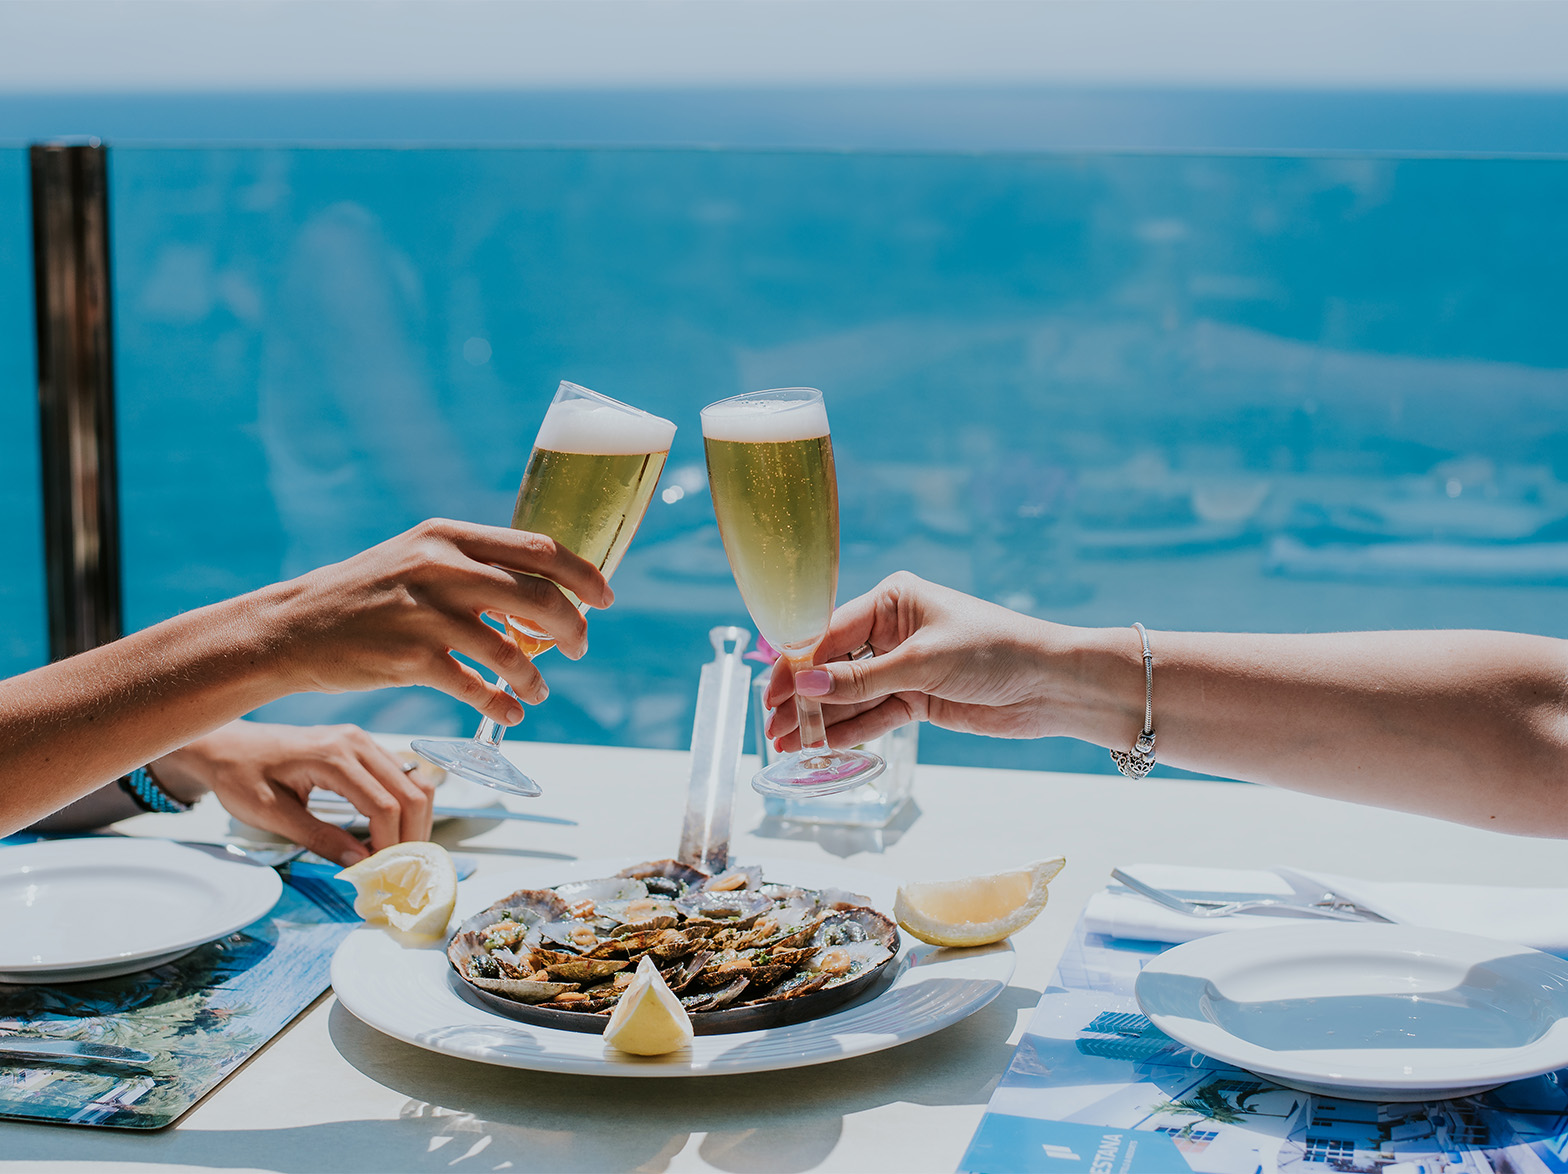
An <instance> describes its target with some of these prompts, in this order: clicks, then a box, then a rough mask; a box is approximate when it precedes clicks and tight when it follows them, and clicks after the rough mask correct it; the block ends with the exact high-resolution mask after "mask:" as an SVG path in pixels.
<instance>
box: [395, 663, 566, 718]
mask: <svg viewBox="0 0 1568 1174" xmlns="http://www.w3.org/2000/svg"><path fill="white" fill-rule="evenodd" d="M534 671H535V672H536V673H537V672H538V670H537V669H535V670H534ZM419 683H420V684H422V685H429V686H430V687H431V688H432V689H439V690H441V692H443V693H445V694H447V695H449V696H451V697H455V698H457V700H459V701H461V702H462V703H463V704H464V705H466V706H468V707H469V708H470V709H477V710H478V711H479V712H480V713H482V714H484V715H485V716H486V717H487V718H489V719H490V720H491V721H493V722H499V723H500V724H501V725H503V726H515V725H516V724H517V723H518V722H520V721H522V720H523V706H522V703H521V702H520V701H518V700H517V698H515V697H513V696H512V695H511V694H509V693H508V692H507V691H506V690H505V689H501V688H498V687H497V686H495V685H492V684H491V683H490V682H489V681H487V680H485V679H484V678H483V677H481V676H480V675H479V674H478V673H476V672H474V670H473V669H471V668H469V667H468V666H467V665H466V664H463V663H461V662H459V661H458V660H456V659H454V658H453V657H450V656H448V655H447V654H446V653H444V652H443V653H437V654H436V655H435V656H433V657H432V658H431V661H430V669H429V670H428V672H427V673H426V674H425V675H424V678H423V679H422V680H421V681H420V682H419ZM514 688H515V686H514Z"/></svg>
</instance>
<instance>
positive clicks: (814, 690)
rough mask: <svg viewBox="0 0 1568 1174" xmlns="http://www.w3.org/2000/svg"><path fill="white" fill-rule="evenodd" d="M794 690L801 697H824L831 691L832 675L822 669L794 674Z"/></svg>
mask: <svg viewBox="0 0 1568 1174" xmlns="http://www.w3.org/2000/svg"><path fill="white" fill-rule="evenodd" d="M795 692H797V693H799V694H800V695H801V696H802V697H825V696H827V695H828V694H829V693H831V692H833V676H832V674H831V673H828V672H827V671H825V670H823V669H807V670H806V671H805V672H803V673H796V674H795Z"/></svg>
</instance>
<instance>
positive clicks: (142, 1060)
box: [0, 1035, 153, 1068]
mask: <svg viewBox="0 0 1568 1174" xmlns="http://www.w3.org/2000/svg"><path fill="white" fill-rule="evenodd" d="M11 1057H15V1058H16V1059H19V1060H55V1061H61V1060H65V1061H73V1060H74V1061H97V1062H100V1063H110V1064H125V1065H129V1066H130V1067H132V1068H148V1067H151V1066H152V1061H153V1056H152V1053H151V1052H143V1051H139V1050H138V1049H136V1048H119V1047H115V1046H113V1045H112V1044H88V1043H82V1042H81V1041H80V1040H74V1039H59V1038H57V1037H54V1036H49V1037H42V1036H25V1035H0V1058H11Z"/></svg>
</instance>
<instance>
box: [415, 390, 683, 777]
mask: <svg viewBox="0 0 1568 1174" xmlns="http://www.w3.org/2000/svg"><path fill="white" fill-rule="evenodd" d="M674 439H675V425H674V424H672V423H670V422H669V421H668V420H665V419H663V418H661V417H659V416H654V415H651V414H649V413H648V412H644V411H642V410H641V409H639V408H634V407H632V406H630V405H629V404H623V403H621V402H620V401H618V400H613V399H611V398H610V397H609V396H607V395H600V394H599V393H598V392H596V391H589V390H588V388H586V387H579V386H578V385H577V384H575V383H566V382H563V383H562V384H561V385H560V387H559V388H557V389H556V393H555V398H554V399H553V400H551V401H550V408H549V410H548V411H547V412H545V416H544V422H543V423H541V424H540V425H539V435H538V436H536V437H535V438H534V448H533V452H532V453H531V454H530V455H529V457H528V468H527V469H526V470H525V471H524V473H523V483H522V485H521V486H520V487H519V488H518V490H517V505H516V507H515V508H514V509H513V510H512V528H513V529H514V530H529V531H532V532H533V533H535V534H545V535H548V536H549V537H551V538H553V539H555V540H556V541H557V542H559V543H560V544H561V545H562V546H564V547H566V548H567V549H568V550H570V551H572V552H573V553H574V554H576V555H578V556H580V557H582V558H584V559H587V560H588V561H589V562H591V563H593V565H594V566H596V567H598V568H599V571H600V573H601V574H603V575H604V577H605V578H606V579H608V578H609V577H610V576H611V575H612V574H614V573H615V568H616V567H617V566H618V565H620V561H621V556H622V555H624V554H625V553H626V548H627V547H628V546H629V545H630V544H631V540H632V535H634V534H635V533H637V527H638V525H639V524H640V523H641V522H642V518H643V515H644V514H645V513H647V512H648V503H649V502H651V501H652V500H653V492H654V490H655V489H657V488H658V484H659V474H660V473H661V472H663V470H664V462H665V459H666V458H667V457H668V456H669V455H670V442H671V441H673V440H674ZM561 590H562V591H566V589H565V588H564V587H563V588H562V589H561ZM566 596H567V598H568V599H570V600H572V602H573V603H576V604H577V606H578V610H580V611H586V610H587V605H586V604H583V603H581V602H579V601H578V600H577V598H576V597H575V596H573V595H572V594H571V592H569V591H567V592H566ZM507 625H508V626H509V627H510V628H511V629H512V635H513V637H514V638H515V639H516V640H517V643H518V645H519V646H520V647H521V648H522V650H523V651H524V652H525V653H527V654H528V656H529V657H530V658H532V657H535V656H537V655H539V653H541V652H544V651H545V650H547V649H549V648H553V647H555V640H554V639H553V638H552V637H551V636H549V635H548V634H547V633H544V632H538V631H534V630H533V629H531V628H529V627H528V624H527V623H526V621H524V620H522V619H520V618H518V617H515V616H508V617H507ZM497 684H500V685H505V681H504V680H502V681H497ZM507 692H508V693H510V692H511V689H510V687H508V688H507ZM504 733H505V728H504V727H503V726H501V725H499V724H498V723H496V722H494V721H492V720H491V719H489V718H485V719H484V720H483V721H482V722H480V724H479V732H478V733H476V734H475V735H474V736H473V737H472V738H468V739H444V738H420V739H418V740H417V741H415V742H412V743H410V746H411V747H412V749H413V750H414V752H415V753H416V754H418V755H420V756H421V757H423V758H427V759H429V760H430V761H431V762H433V763H435V764H436V765H437V766H440V767H443V768H445V769H446V770H448V771H450V772H451V773H453V774H455V775H458V776H460V777H462V778H465V779H470V780H472V781H473V782H476V783H483V784H484V785H485V786H487V787H494V788H495V789H496V790H498V791H507V792H510V793H511V794H514V795H524V796H528V797H532V796H535V795H538V794H539V793H540V789H539V784H538V783H536V782H534V781H533V779H531V778H529V777H528V776H527V775H525V774H524V773H523V772H522V771H520V770H518V769H517V767H515V766H513V765H512V763H511V762H510V761H509V760H508V759H507V758H506V756H505V755H503V754H502V753H501V751H500V744H501V737H502V735H503V734H504Z"/></svg>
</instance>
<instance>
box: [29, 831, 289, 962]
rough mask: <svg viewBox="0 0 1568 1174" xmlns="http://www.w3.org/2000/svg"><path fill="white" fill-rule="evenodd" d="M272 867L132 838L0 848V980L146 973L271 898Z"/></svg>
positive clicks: (241, 922) (227, 929) (248, 918)
mask: <svg viewBox="0 0 1568 1174" xmlns="http://www.w3.org/2000/svg"><path fill="white" fill-rule="evenodd" d="M282 892H283V882H282V881H280V880H279V879H278V874H277V873H276V872H274V871H273V870H272V869H270V868H263V867H262V866H260V865H257V864H254V863H251V862H250V861H247V860H243V859H240V858H238V857H234V856H228V855H226V854H225V853H224V852H223V850H222V849H221V848H202V847H193V846H189V845H185V844H176V843H173V842H171V841H169V840H154V839H139V838H135V837H130V836H84V837H81V838H78V839H69V840H44V841H40V842H39V843H35V844H21V845H18V846H16V847H11V848H5V849H3V850H0V982H81V981H84V980H86V979H93V978H111V977H113V976H114V975H117V974H129V973H131V972H133V971H137V970H146V969H148V968H150V967H152V966H157V965H160V964H162V963H163V962H167V961H169V960H170V959H171V958H177V957H178V956H179V955H181V954H183V953H184V952H185V951H187V950H189V949H192V948H193V947H195V946H199V945H202V944H203V943H205V942H210V941H214V940H216V939H217V938H221V937H223V936H224V935H225V934H229V933H232V932H233V931H235V930H237V929H240V928H242V927H243V926H246V925H249V924H250V923H251V922H253V921H255V920H256V919H257V918H259V917H261V916H263V915H264V914H265V913H266V912H267V911H268V910H269V909H271V908H272V907H273V906H274V905H275V904H277V901H278V897H279V896H281V895H282Z"/></svg>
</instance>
